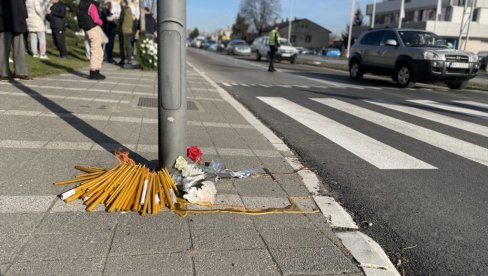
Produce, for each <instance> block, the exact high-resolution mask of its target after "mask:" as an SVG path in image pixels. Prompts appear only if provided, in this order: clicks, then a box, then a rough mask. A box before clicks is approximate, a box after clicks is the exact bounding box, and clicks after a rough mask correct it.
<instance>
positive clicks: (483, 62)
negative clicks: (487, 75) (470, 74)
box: [478, 52, 488, 72]
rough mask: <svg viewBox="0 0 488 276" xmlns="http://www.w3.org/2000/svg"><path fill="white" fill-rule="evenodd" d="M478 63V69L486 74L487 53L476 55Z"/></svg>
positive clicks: (487, 69) (487, 67)
mask: <svg viewBox="0 0 488 276" xmlns="http://www.w3.org/2000/svg"><path fill="white" fill-rule="evenodd" d="M478 61H479V63H480V69H483V70H485V71H486V72H488V66H487V63H488V52H479V53H478Z"/></svg>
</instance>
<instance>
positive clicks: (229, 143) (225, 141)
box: [207, 127, 249, 149]
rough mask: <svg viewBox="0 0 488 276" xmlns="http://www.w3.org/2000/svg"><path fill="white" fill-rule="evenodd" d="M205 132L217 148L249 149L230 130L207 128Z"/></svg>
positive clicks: (233, 131) (239, 137)
mask: <svg viewBox="0 0 488 276" xmlns="http://www.w3.org/2000/svg"><path fill="white" fill-rule="evenodd" d="M207 132H208V134H209V136H210V138H211V139H212V141H213V143H214V144H215V145H216V146H217V147H219V148H239V149H248V148H249V146H248V145H247V143H246V141H244V139H242V138H241V136H239V135H238V134H237V133H236V131H235V130H234V129H232V128H215V127H208V128H207Z"/></svg>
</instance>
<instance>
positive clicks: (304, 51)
mask: <svg viewBox="0 0 488 276" xmlns="http://www.w3.org/2000/svg"><path fill="white" fill-rule="evenodd" d="M295 49H297V51H298V54H299V55H312V54H313V52H312V51H311V50H309V49H307V48H305V47H295Z"/></svg>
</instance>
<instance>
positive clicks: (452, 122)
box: [365, 100, 488, 137]
mask: <svg viewBox="0 0 488 276" xmlns="http://www.w3.org/2000/svg"><path fill="white" fill-rule="evenodd" d="M365 102H368V103H371V104H375V105H379V106H381V107H384V108H389V109H392V110H396V111H399V112H403V113H407V114H409V115H412V116H417V117H420V118H423V119H426V120H430V121H433V122H437V123H439V124H443V125H447V126H450V127H454V128H457V129H462V130H464V131H468V132H472V133H475V134H479V135H482V136H485V137H488V127H485V126H482V125H478V124H474V123H471V122H467V121H463V120H459V119H455V118H451V117H449V116H445V115H441V114H437V113H434V112H430V111H426V110H423V109H420V108H415V107H410V106H405V105H400V104H394V103H386V102H380V101H367V100H366V101H365Z"/></svg>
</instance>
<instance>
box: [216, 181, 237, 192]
mask: <svg viewBox="0 0 488 276" xmlns="http://www.w3.org/2000/svg"><path fill="white" fill-rule="evenodd" d="M215 188H216V189H217V194H237V189H236V188H235V187H234V183H233V181H232V179H219V181H217V183H215Z"/></svg>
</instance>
